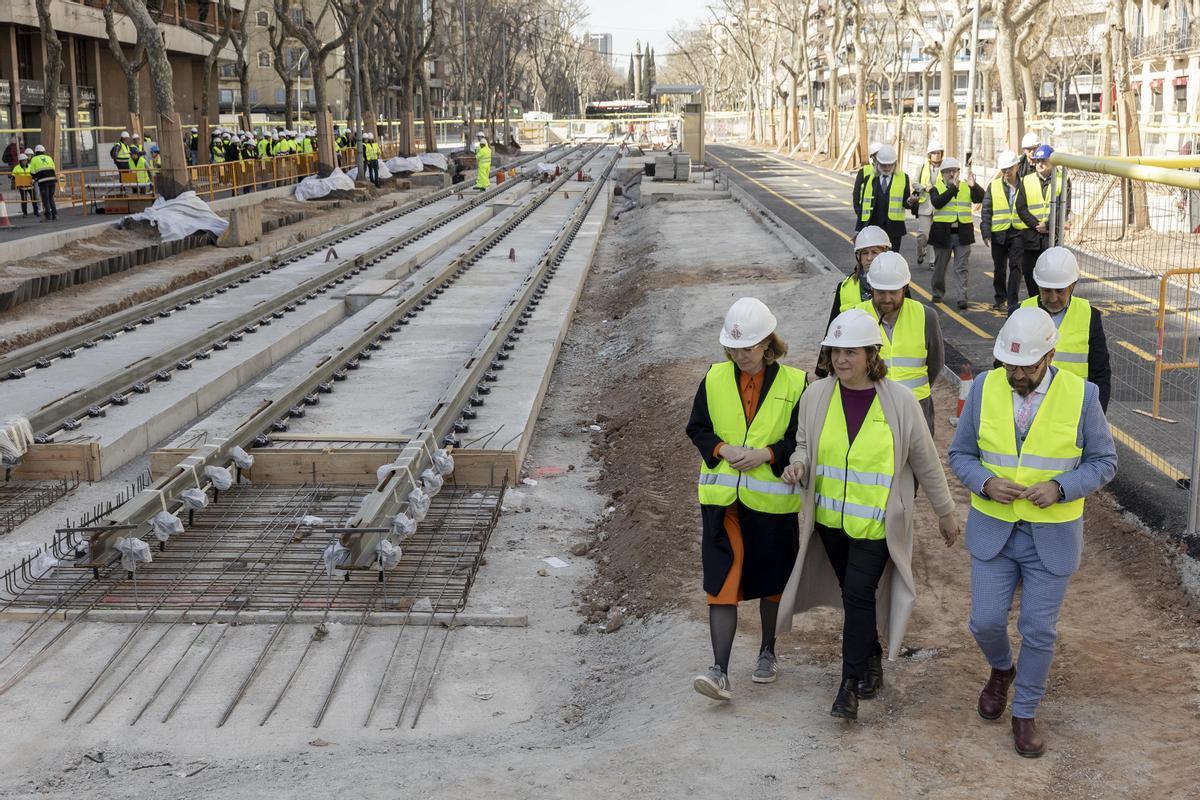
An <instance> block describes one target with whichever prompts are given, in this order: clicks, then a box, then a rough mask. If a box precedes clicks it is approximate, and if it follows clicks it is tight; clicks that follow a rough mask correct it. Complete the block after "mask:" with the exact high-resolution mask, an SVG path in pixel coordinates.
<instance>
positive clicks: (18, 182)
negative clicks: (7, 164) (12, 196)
mask: <svg viewBox="0 0 1200 800" xmlns="http://www.w3.org/2000/svg"><path fill="white" fill-rule="evenodd" d="M12 176H13V188H14V189H29V188H31V187H32V186H33V173H32V172H30V171H29V167H22V166H21V165H20V164H17V165H16V166H14V167H13V168H12Z"/></svg>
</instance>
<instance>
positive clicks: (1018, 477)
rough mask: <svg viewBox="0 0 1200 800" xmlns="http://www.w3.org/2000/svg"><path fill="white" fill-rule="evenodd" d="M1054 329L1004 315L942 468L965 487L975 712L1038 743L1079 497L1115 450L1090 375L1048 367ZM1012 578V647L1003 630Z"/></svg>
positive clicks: (1076, 543) (1025, 311)
mask: <svg viewBox="0 0 1200 800" xmlns="http://www.w3.org/2000/svg"><path fill="white" fill-rule="evenodd" d="M1057 342H1058V329H1057V328H1056V327H1055V325H1054V320H1053V319H1051V317H1050V315H1049V314H1047V313H1046V312H1045V311H1044V310H1042V309H1041V308H1038V307H1036V306H1023V307H1021V308H1018V309H1017V310H1016V311H1014V312H1013V313H1012V315H1011V316H1009V318H1008V321H1007V322H1005V323H1004V327H1003V328H1001V330H1000V334H999V336H997V337H996V344H995V346H994V348H993V350H992V352H993V354H994V355H995V357H996V359H997V360H998V361H999V362H1000V363H1001V364H1002V366H1001V367H998V368H996V369H993V370H991V371H990V372H988V373H986V374H985V375H984V376H982V379H981V380H976V381H975V382H974V385H973V386H972V387H971V391H970V394H969V395H968V397H967V401H966V404H965V406H964V408H963V413H962V416H961V417H960V419H959V424H958V430H957V431H956V432H955V434H954V440H953V442H951V444H950V454H949V461H950V468H951V469H953V470H954V473H955V474H956V475H957V476H958V479H959V480H960V481H962V483H963V485H964V486H966V487H967V489H968V490H969V491H970V492H971V511H970V514H969V515H968V517H967V535H966V544H967V550H968V551H970V553H971V621H970V628H971V633H972V634H973V635H974V636H975V641H976V642H977V643H978V645H979V649H980V650H982V651H983V654H984V656H985V658H986V659H987V661H988V664H989V665H990V666H991V675H990V676H989V678H988V681H987V683H986V684H985V685H984V687H983V691H982V692H981V693H980V695H979V700H978V704H977V711H978V712H979V716H980V717H982V718H983V719H985V720H989V721H994V720H998V719H1000V718H1001V717H1002V716H1003V715H1004V711H1005V708H1006V707H1007V706H1008V693H1009V687H1010V686H1012V685H1013V684H1014V683H1015V684H1016V693H1015V696H1014V698H1013V703H1012V732H1013V746H1014V747H1015V749H1016V751H1017V753H1019V754H1020V755H1022V756H1024V757H1026V758H1037V757H1038V756H1040V755H1041V754H1042V753H1043V752H1045V748H1046V745H1045V742H1044V740H1043V739H1042V736H1041V734H1040V733H1039V732H1038V730H1037V726H1036V724H1035V715H1036V713H1037V709H1038V706H1039V704H1040V703H1041V700H1042V696H1043V695H1044V694H1045V692H1046V681H1047V678H1048V676H1049V674H1050V663H1051V661H1052V660H1053V657H1054V645H1055V641H1056V639H1057V637H1058V633H1057V624H1058V615H1059V609H1060V608H1061V606H1062V602H1063V598H1064V597H1065V596H1066V593H1067V585H1068V584H1069V583H1070V580H1071V575H1072V574H1073V573H1074V572H1075V570H1077V569H1078V568H1079V562H1080V558H1081V556H1082V553H1083V501H1084V497H1086V496H1087V495H1089V494H1091V493H1092V492H1094V491H1096V490H1097V489H1099V488H1100V487H1102V486H1104V485H1105V484H1106V483H1108V482H1109V481H1110V480H1112V478H1113V476H1114V475H1115V474H1116V471H1117V451H1116V447H1115V446H1114V445H1113V439H1112V434H1111V433H1110V432H1109V428H1108V421H1107V420H1106V419H1105V418H1104V411H1103V409H1102V408H1101V407H1100V397H1099V391H1098V390H1097V388H1096V386H1095V384H1092V383H1089V382H1087V381H1085V380H1084V379H1083V378H1081V377H1079V376H1078V375H1075V374H1074V373H1072V372H1068V371H1067V370H1062V369H1058V368H1057V367H1054V366H1052V363H1051V362H1053V360H1054V354H1055V345H1056V344H1057ZM1018 585H1020V586H1021V605H1020V610H1019V615H1018V619H1017V629H1018V630H1019V631H1020V633H1021V653H1020V658H1019V659H1018V660H1016V661H1015V662H1014V660H1013V656H1012V648H1011V645H1010V643H1009V638H1008V616H1009V611H1010V609H1011V608H1012V602H1013V594H1014V592H1015V591H1016V588H1017V586H1018Z"/></svg>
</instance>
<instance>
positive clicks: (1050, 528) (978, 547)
mask: <svg viewBox="0 0 1200 800" xmlns="http://www.w3.org/2000/svg"><path fill="white" fill-rule="evenodd" d="M1050 371H1051V378H1050V380H1051V383H1053V381H1054V377H1053V376H1054V375H1055V374H1057V373H1058V369H1057V368H1055V367H1051V368H1050ZM982 399H983V376H982V375H981V376H979V378H977V379H976V381H975V383H974V385H972V386H971V392H970V394H969V395H968V396H967V402H966V404H965V405H964V406H963V412H962V417H961V418H960V419H959V421H958V430H957V431H956V432H955V434H954V441H953V442H951V443H950V468H951V469H952V470H954V474H955V475H957V476H958V479H959V480H960V481H962V483H963V485H964V486H966V487H967V490H968V491H970V492H972V493H974V494H979V492H980V491H981V490H982V489H983V484H984V483H985V482H986V481H987V479H988V478H991V477H993V476H994V475H995V473H993V472H992V471H991V470H990V469H988V468H987V467H985V466H984V465H983V464H982V463H980V461H979V409H980V405H981V401H982ZM1038 413H1039V414H1040V413H1042V412H1041V409H1040V408H1039V409H1038ZM1075 441H1076V443H1077V444H1078V445H1079V446H1080V447H1081V448H1083V455H1082V457H1081V459H1080V462H1079V466H1077V467H1075V469H1073V470H1069V471H1068V472H1064V473H1062V474H1061V475H1059V476H1058V477H1057V478H1055V480H1056V481H1058V483H1059V485H1061V486H1062V488H1063V494H1064V495H1066V499H1067V501H1071V500H1076V499H1078V498H1080V497H1085V496H1086V495H1089V494H1091V493H1092V492H1094V491H1096V490H1097V489H1099V488H1100V487H1101V486H1103V485H1104V484H1106V483H1108V482H1109V481H1110V480H1112V478H1113V476H1114V475H1116V474H1117V448H1116V445H1114V444H1113V438H1112V433H1111V432H1110V431H1109V429H1108V420H1107V419H1105V417H1104V411H1103V409H1101V408H1100V393H1099V390H1098V389H1097V388H1096V385H1095V384H1093V383H1086V384H1084V392H1083V413H1082V415H1081V416H1080V418H1079V431H1078V434H1077V435H1076V440H1075ZM1018 524H1022V523H1017V522H1005V521H1004V520H999V519H996V518H995V517H989V516H988V515H987V514H984V513H982V512H980V511H978V510H977V509H975V508H972V509H971V513H970V515H969V516H968V517H967V550H969V551H970V552H971V555H973V556H974V557H975V558H978V559H981V560H983V561H989V560H991V559H993V558H995V557H996V554H997V553H999V552H1000V550H1001V548H1003V547H1004V543H1005V542H1007V541H1008V537H1009V536H1010V535H1012V532H1013V528H1015V527H1016V526H1017V525H1018ZM1024 524H1028V525H1029V526H1030V528H1031V529H1032V531H1033V542H1034V545H1035V546H1036V547H1037V552H1038V556H1039V557H1040V558H1041V559H1042V563H1043V564H1044V565H1045V567H1046V569H1048V570H1049V571H1050V572H1052V573H1054V574H1055V575H1070V574H1071V573H1073V572H1075V570H1077V569H1079V560H1080V558H1081V557H1082V555H1083V518H1082V517H1080V518H1079V519H1077V520H1074V521H1072V522H1062V523H1040V522H1037V523H1024Z"/></svg>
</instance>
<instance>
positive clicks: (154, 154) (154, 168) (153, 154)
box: [150, 144, 162, 172]
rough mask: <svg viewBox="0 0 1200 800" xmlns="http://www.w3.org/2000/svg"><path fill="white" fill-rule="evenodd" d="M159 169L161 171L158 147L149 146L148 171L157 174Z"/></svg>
mask: <svg viewBox="0 0 1200 800" xmlns="http://www.w3.org/2000/svg"><path fill="white" fill-rule="evenodd" d="M160 169H162V151H161V150H159V147H158V145H156V144H152V145H150V171H151V172H158V171H159V170H160Z"/></svg>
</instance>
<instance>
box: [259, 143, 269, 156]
mask: <svg viewBox="0 0 1200 800" xmlns="http://www.w3.org/2000/svg"><path fill="white" fill-rule="evenodd" d="M270 146H271V143H270V142H268V141H267V140H266V139H259V140H258V157H259V158H266V157H267V156H269V155H270V154H271V153H270Z"/></svg>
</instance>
